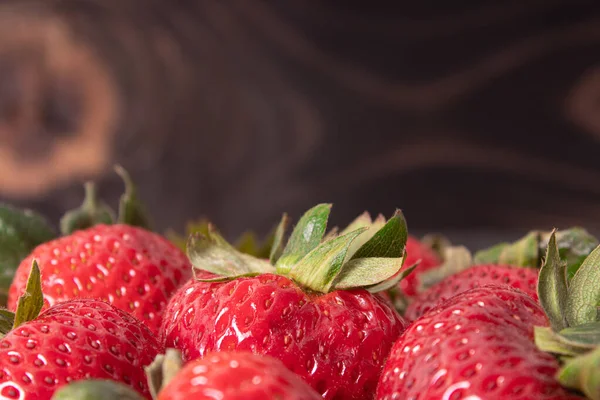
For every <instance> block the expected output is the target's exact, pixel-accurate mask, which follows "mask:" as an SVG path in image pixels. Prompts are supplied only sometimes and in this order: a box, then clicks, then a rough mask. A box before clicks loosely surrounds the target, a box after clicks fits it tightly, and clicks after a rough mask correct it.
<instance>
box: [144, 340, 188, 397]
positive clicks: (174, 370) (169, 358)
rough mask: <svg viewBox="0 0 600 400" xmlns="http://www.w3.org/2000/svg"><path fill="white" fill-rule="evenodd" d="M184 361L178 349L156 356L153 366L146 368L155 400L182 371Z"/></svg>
mask: <svg viewBox="0 0 600 400" xmlns="http://www.w3.org/2000/svg"><path fill="white" fill-rule="evenodd" d="M182 367H183V360H182V358H181V353H180V352H179V350H176V349H167V350H166V351H165V354H159V355H157V356H156V358H155V359H154V361H153V362H152V364H150V365H148V366H147V367H144V370H145V371H146V377H147V378H148V387H149V388H150V394H151V395H152V398H153V399H156V398H157V397H158V393H159V392H160V391H161V390H162V389H163V388H164V387H165V386H167V384H168V383H169V382H170V381H171V379H173V378H174V377H175V375H177V374H178V373H179V371H181V368H182Z"/></svg>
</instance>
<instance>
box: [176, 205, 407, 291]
mask: <svg viewBox="0 0 600 400" xmlns="http://www.w3.org/2000/svg"><path fill="white" fill-rule="evenodd" d="M330 208H331V205H330V204H320V205H317V206H316V207H313V208H312V209H310V210H308V211H307V212H306V213H305V214H304V215H303V216H302V218H301V219H300V222H299V223H298V224H297V225H296V227H295V228H294V231H293V232H292V235H291V237H290V239H289V241H288V243H287V245H286V246H285V248H284V250H283V253H282V255H281V257H279V258H278V257H277V255H276V254H277V250H276V249H279V248H281V247H283V246H282V244H281V243H283V236H284V232H285V226H286V225H287V223H288V220H287V216H286V215H284V217H283V218H282V220H281V222H280V224H279V225H278V227H277V229H276V230H275V235H274V240H273V246H272V248H273V253H272V257H271V261H273V260H277V261H276V263H275V266H273V265H271V264H270V263H268V262H266V261H265V260H263V259H257V258H255V257H252V256H250V255H247V254H243V253H241V252H240V251H238V250H237V249H235V248H234V247H233V246H231V245H230V244H228V243H227V242H226V241H225V239H223V237H222V236H220V235H219V234H218V233H217V232H216V231H215V230H214V229H209V232H208V234H207V235H202V234H195V235H192V236H191V237H190V239H189V241H188V250H187V251H188V256H189V258H190V260H191V262H192V264H193V265H194V267H195V268H196V270H197V271H208V272H211V273H213V274H215V275H217V277H215V278H212V277H211V278H209V279H206V278H203V277H200V276H199V277H198V278H197V279H199V280H202V281H207V280H208V281H221V280H226V279H232V278H235V277H241V276H254V275H257V274H262V273H276V274H279V275H284V276H288V277H290V278H292V279H294V280H295V281H296V282H297V283H298V284H300V285H302V286H304V287H305V288H306V289H309V290H312V291H317V292H322V293H327V292H329V291H331V290H336V289H350V288H357V287H361V288H365V289H367V290H369V291H373V292H375V291H381V290H385V289H387V288H389V287H391V286H392V285H393V284H395V283H397V282H398V281H399V280H400V279H402V278H403V277H404V276H406V275H407V274H408V273H410V271H412V269H408V270H407V271H406V272H403V273H400V269H401V268H402V264H403V262H404V255H405V249H404V247H405V245H406V241H407V237H408V232H407V228H406V221H405V220H404V217H403V215H402V213H401V212H400V211H399V210H398V211H396V213H395V214H394V215H393V216H392V217H391V218H390V220H389V221H387V222H385V219H384V218H383V217H379V218H378V219H377V220H375V221H371V218H370V216H369V215H368V214H366V213H365V214H363V215H362V216H361V217H359V218H358V219H357V220H355V221H354V222H353V223H352V224H350V228H346V229H345V230H344V231H342V234H341V235H337V233H336V232H337V230H334V231H332V232H330V233H329V234H328V235H327V237H324V235H325V229H326V225H327V219H328V217H329V211H330ZM352 227H356V228H357V229H354V230H351V228H352ZM379 228H380V229H379ZM317 239H318V240H319V241H318V242H317ZM356 242H358V243H359V245H358V246H356ZM292 261H293V263H292ZM413 269H414V268H413Z"/></svg>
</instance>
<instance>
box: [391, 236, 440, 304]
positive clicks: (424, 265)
mask: <svg viewBox="0 0 600 400" xmlns="http://www.w3.org/2000/svg"><path fill="white" fill-rule="evenodd" d="M419 260H420V262H419V265H418V266H417V268H415V269H414V271H413V272H411V274H410V275H408V276H407V277H406V278H404V279H402V281H400V284H399V286H400V289H401V291H402V293H403V294H404V295H405V296H407V297H414V296H416V295H417V294H418V292H419V285H420V282H421V281H420V279H419V275H420V274H421V273H423V272H425V271H428V270H430V269H432V268H435V267H437V266H439V265H440V264H441V263H442V261H441V260H440V258H439V257H438V255H437V254H436V253H435V252H434V251H433V250H432V249H431V248H429V247H428V246H425V245H424V244H423V243H421V242H420V241H419V240H417V239H416V238H414V237H412V236H409V237H408V239H407V241H406V260H404V266H403V267H402V269H406V268H409V267H411V266H413V265H414V264H415V263H416V262H417V261H419Z"/></svg>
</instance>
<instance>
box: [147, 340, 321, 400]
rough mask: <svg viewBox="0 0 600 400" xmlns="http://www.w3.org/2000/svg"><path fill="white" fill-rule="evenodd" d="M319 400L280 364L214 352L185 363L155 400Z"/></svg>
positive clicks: (247, 356)
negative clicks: (191, 399)
mask: <svg viewBox="0 0 600 400" xmlns="http://www.w3.org/2000/svg"><path fill="white" fill-rule="evenodd" d="M190 398H193V399H196V400H211V399H221V400H263V399H286V400H319V399H322V397H321V396H319V394H318V393H317V392H315V391H314V390H313V389H312V388H311V387H310V386H308V384H306V382H304V381H303V380H302V379H301V378H300V377H299V376H298V375H296V374H294V373H293V372H291V371H290V370H289V369H287V368H286V367H285V366H284V365H283V364H282V363H281V361H279V360H277V359H275V358H273V357H269V356H259V355H254V354H252V353H247V352H226V351H225V352H218V353H212V354H209V355H207V356H206V357H205V358H203V359H197V360H194V361H191V362H189V363H188V364H187V365H186V366H185V367H184V368H183V369H182V370H181V371H179V372H178V373H177V375H175V377H174V378H173V379H172V380H171V381H170V382H168V384H167V385H166V386H165V387H164V388H163V389H162V390H161V391H160V393H159V396H158V400H187V399H190Z"/></svg>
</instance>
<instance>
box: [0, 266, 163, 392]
mask: <svg viewBox="0 0 600 400" xmlns="http://www.w3.org/2000/svg"><path fill="white" fill-rule="evenodd" d="M34 268H35V267H34ZM32 277H34V274H33V273H32ZM35 280H36V279H35V277H34V278H32V280H30V283H29V284H28V291H27V296H24V297H23V298H22V299H21V300H20V302H19V307H18V308H17V313H16V315H14V316H12V317H8V314H10V313H7V312H6V311H3V312H2V316H3V317H4V321H8V319H10V318H13V319H14V321H15V322H14V324H15V327H14V328H13V329H12V330H10V331H9V332H7V333H6V336H4V337H3V338H2V339H1V340H0V397H1V398H3V399H19V400H33V399H49V398H50V397H51V396H52V393H54V391H55V390H56V389H57V388H59V387H61V386H63V385H65V384H67V383H69V382H71V381H75V380H79V379H86V378H104V379H112V380H116V381H120V382H123V383H124V384H127V385H129V386H131V387H132V388H134V389H135V390H137V391H138V392H139V393H141V394H142V395H144V396H146V397H149V391H148V386H147V383H146V378H145V374H144V368H143V367H144V366H145V365H147V364H150V363H151V362H152V360H153V358H154V357H155V356H156V354H157V353H158V352H161V350H162V347H161V346H160V345H159V343H158V342H157V341H156V339H155V337H154V335H153V334H152V332H151V331H150V330H149V329H148V328H147V327H146V326H144V324H142V323H141V322H140V321H138V320H136V319H135V318H133V317H132V316H130V315H129V314H127V313H125V312H123V311H121V310H119V309H117V308H115V307H113V306H111V305H110V304H108V303H105V302H103V301H99V300H93V299H79V300H71V301H67V302H63V303H60V304H57V305H55V306H53V307H51V308H50V309H48V310H47V311H45V312H44V313H42V314H41V315H39V316H37V317H36V316H35V314H37V312H38V311H39V309H40V308H41V306H42V294H41V291H39V288H40V286H39V270H38V275H37V284H36V285H32V283H31V282H34V281H35ZM32 286H35V287H36V288H37V289H38V291H35V290H34V291H32V290H31V287H32ZM7 318H8V319H7ZM32 318H34V319H32ZM2 326H3V327H4V328H5V327H6V325H2Z"/></svg>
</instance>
